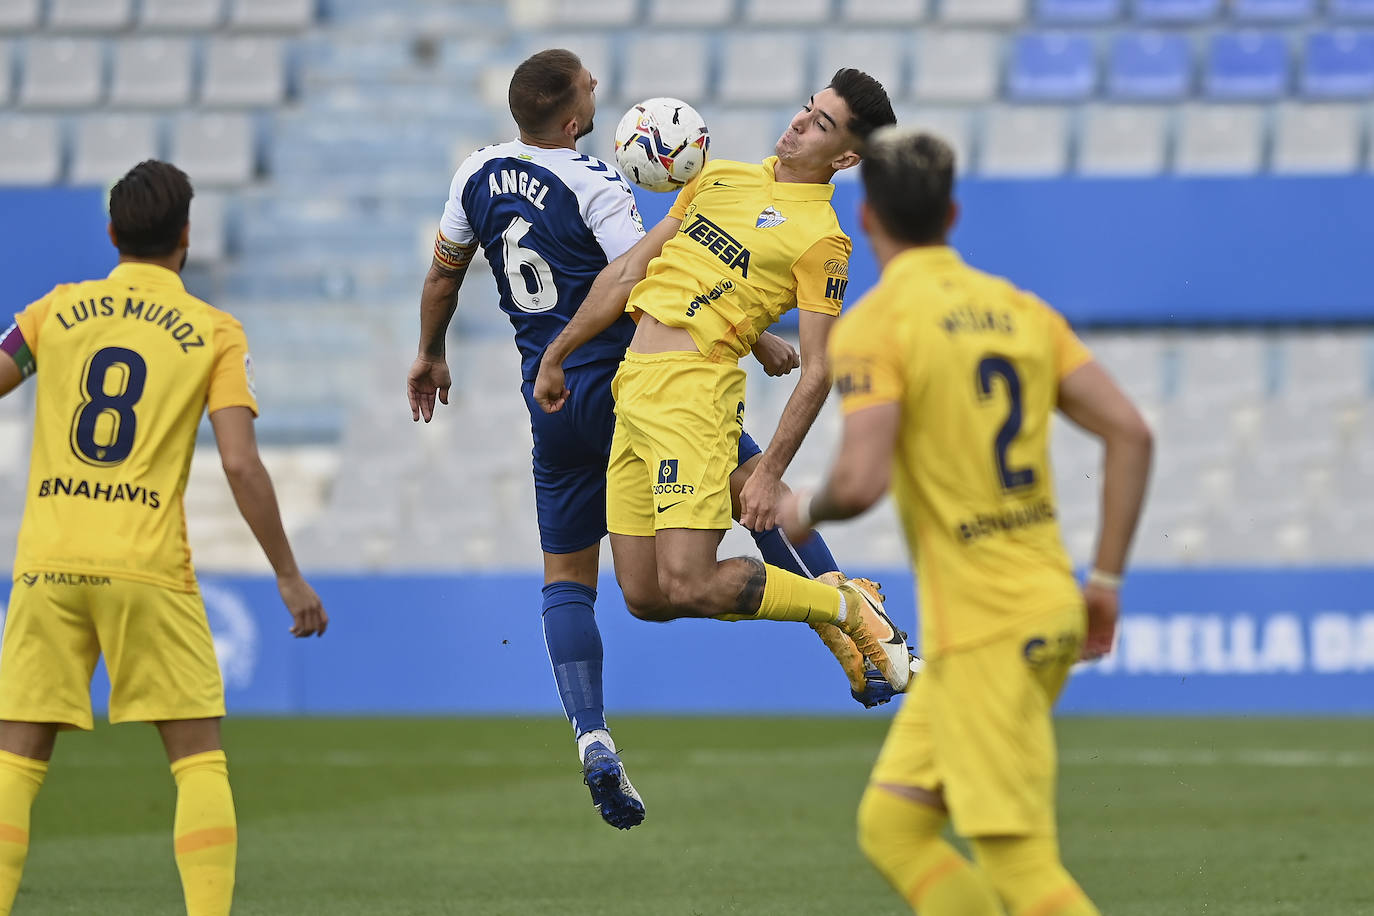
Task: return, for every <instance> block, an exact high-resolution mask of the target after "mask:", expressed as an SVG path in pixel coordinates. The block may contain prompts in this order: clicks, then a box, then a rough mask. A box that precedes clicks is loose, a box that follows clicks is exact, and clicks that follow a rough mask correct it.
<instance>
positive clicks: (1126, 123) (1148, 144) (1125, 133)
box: [1078, 105, 1169, 176]
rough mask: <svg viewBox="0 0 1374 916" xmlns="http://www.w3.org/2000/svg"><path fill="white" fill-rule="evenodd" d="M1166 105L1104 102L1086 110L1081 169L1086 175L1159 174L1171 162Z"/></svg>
mask: <svg viewBox="0 0 1374 916" xmlns="http://www.w3.org/2000/svg"><path fill="white" fill-rule="evenodd" d="M1168 126H1169V116H1168V113H1167V111H1166V110H1165V109H1162V108H1156V107H1143V106H1139V105H1102V106H1095V107H1090V108H1088V109H1087V110H1086V111H1084V112H1083V124H1082V129H1081V134H1080V136H1079V142H1078V171H1079V172H1080V173H1081V174H1084V175H1097V176H1109V175H1119V176H1126V175H1142V176H1143V175H1158V174H1160V173H1161V172H1163V171H1164V167H1165V165H1166V163H1167V159H1168V157H1167V151H1168V143H1167V140H1168Z"/></svg>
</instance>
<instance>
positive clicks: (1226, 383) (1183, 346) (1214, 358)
mask: <svg viewBox="0 0 1374 916" xmlns="http://www.w3.org/2000/svg"><path fill="white" fill-rule="evenodd" d="M1178 360H1179V367H1178V368H1179V392H1180V397H1181V398H1182V399H1183V400H1184V401H1185V402H1186V403H1188V404H1189V405H1190V406H1194V407H1196V406H1205V405H1225V407H1227V408H1230V407H1232V406H1233V405H1235V404H1236V403H1240V402H1245V403H1252V404H1253V403H1255V402H1258V401H1260V400H1262V399H1263V398H1265V397H1266V396H1267V395H1268V393H1269V382H1268V362H1267V360H1268V342H1267V341H1266V340H1265V339H1264V338H1262V337H1261V336H1259V335H1258V334H1245V333H1241V334H1206V335H1199V336H1197V337H1192V338H1186V339H1184V340H1182V341H1180V343H1179V347H1178Z"/></svg>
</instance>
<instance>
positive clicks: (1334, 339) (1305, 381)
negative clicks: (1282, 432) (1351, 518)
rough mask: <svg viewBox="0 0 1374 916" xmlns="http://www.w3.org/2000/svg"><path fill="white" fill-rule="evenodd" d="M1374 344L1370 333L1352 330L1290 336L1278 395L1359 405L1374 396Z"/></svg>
mask: <svg viewBox="0 0 1374 916" xmlns="http://www.w3.org/2000/svg"><path fill="white" fill-rule="evenodd" d="M1372 346H1374V342H1371V340H1370V335H1369V333H1368V332H1364V331H1356V330H1353V329H1352V330H1346V331H1335V332H1332V331H1325V332H1316V333H1311V332H1308V333H1298V334H1292V335H1288V336H1287V338H1286V339H1285V340H1284V341H1283V345H1282V353H1283V358H1282V367H1283V368H1282V372H1281V373H1280V377H1281V383H1280V386H1279V397H1280V398H1281V399H1282V400H1285V401H1288V402H1291V403H1295V404H1327V405H1352V404H1360V403H1361V402H1362V401H1363V400H1365V399H1366V398H1369V397H1370V396H1371V395H1374V376H1372V373H1374V359H1371V354H1374V349H1371V347H1372ZM1371 454H1374V453H1371Z"/></svg>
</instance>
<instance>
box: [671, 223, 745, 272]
mask: <svg viewBox="0 0 1374 916" xmlns="http://www.w3.org/2000/svg"><path fill="white" fill-rule="evenodd" d="M682 233H683V234H684V235H686V236H687V237H688V238H689V239H691V240H693V241H694V242H696V243H697V244H698V245H700V246H701V247H702V248H705V249H706V250H707V251H709V252H711V254H713V255H715V256H716V257H718V258H720V262H721V263H722V264H724V265H725V266H726V267H729V268H730V269H732V270H738V271H739V273H740V276H741V277H748V276H749V249H748V248H745V247H744V246H743V245H742V244H740V242H739V240H738V239H736V238H735V237H734V236H732V235H731V234H730V233H728V232H726V231H725V230H724V229H722V228H720V226H717V225H716V224H715V223H713V222H711V221H710V220H709V219H707V218H706V217H704V216H702V215H701V214H697V216H696V218H695V219H693V220H692V222H691V223H689V224H688V225H687V226H686V227H685V228H684V229H683V230H682Z"/></svg>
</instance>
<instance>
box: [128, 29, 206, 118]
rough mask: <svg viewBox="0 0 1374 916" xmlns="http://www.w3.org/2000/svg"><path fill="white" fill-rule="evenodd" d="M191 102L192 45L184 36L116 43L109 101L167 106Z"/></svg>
mask: <svg viewBox="0 0 1374 916" xmlns="http://www.w3.org/2000/svg"><path fill="white" fill-rule="evenodd" d="M190 101H191V45H190V43H189V42H187V41H184V40H181V39H164V38H136V39H129V40H125V41H121V42H118V43H117V44H116V45H115V46H114V69H113V75H112V78H111V80H110V104H111V105H127V106H131V107H148V108H166V107H174V106H177V105H185V104H187V103H188V102H190Z"/></svg>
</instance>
